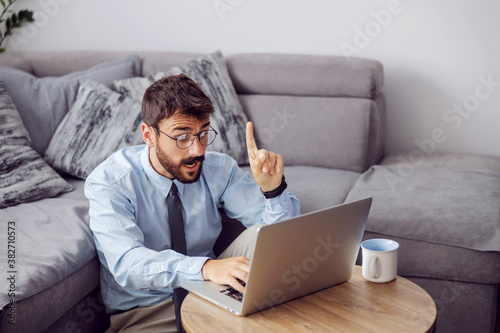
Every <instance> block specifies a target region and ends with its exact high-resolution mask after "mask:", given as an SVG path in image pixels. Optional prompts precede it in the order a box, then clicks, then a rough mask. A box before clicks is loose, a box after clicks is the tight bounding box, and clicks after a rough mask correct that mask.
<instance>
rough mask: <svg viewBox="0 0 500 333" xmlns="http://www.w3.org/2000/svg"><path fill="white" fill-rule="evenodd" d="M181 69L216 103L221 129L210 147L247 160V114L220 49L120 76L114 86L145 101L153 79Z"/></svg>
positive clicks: (215, 124)
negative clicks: (163, 67) (178, 63)
mask: <svg viewBox="0 0 500 333" xmlns="http://www.w3.org/2000/svg"><path fill="white" fill-rule="evenodd" d="M180 73H184V74H186V75H187V76H188V77H190V78H191V79H192V80H193V81H195V82H196V83H197V84H198V85H199V86H200V88H201V89H202V90H203V91H204V92H205V94H206V95H207V96H208V97H209V98H210V100H211V101H212V103H213V105H214V108H215V112H214V114H213V115H212V123H211V125H212V127H213V128H214V129H215V130H216V131H217V132H218V133H219V137H218V138H217V140H215V142H214V143H213V144H212V145H210V146H208V148H207V150H209V151H218V152H222V153H226V154H228V155H230V156H231V157H233V158H234V159H235V160H236V161H237V162H238V163H239V164H248V156H247V150H246V144H245V127H246V122H247V117H246V115H245V113H244V112H243V108H242V106H241V104H240V101H239V100H238V96H237V95H236V92H235V90H234V88H233V84H232V82H231V78H230V77H229V74H228V72H227V67H226V63H225V60H224V57H223V56H222V53H221V52H219V51H218V52H215V53H213V54H207V55H203V56H201V57H199V58H197V59H196V60H193V61H191V62H189V63H188V64H186V65H183V66H177V67H173V68H170V69H168V70H167V71H162V72H157V73H155V74H152V75H149V76H147V77H145V78H142V77H138V78H132V79H125V80H117V81H115V82H114V88H115V90H116V91H118V92H120V93H122V94H124V95H126V96H130V97H132V98H134V99H136V100H138V101H141V102H142V98H143V95H144V92H145V91H146V89H147V88H148V87H149V86H150V85H151V84H152V83H153V82H155V81H156V80H158V79H160V78H162V77H164V76H168V75H177V74H180Z"/></svg>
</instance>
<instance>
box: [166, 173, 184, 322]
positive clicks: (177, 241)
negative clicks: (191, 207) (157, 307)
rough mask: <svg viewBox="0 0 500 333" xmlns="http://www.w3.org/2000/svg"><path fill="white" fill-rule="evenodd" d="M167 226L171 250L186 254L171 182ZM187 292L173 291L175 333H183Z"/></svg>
mask: <svg viewBox="0 0 500 333" xmlns="http://www.w3.org/2000/svg"><path fill="white" fill-rule="evenodd" d="M167 209H168V224H169V225H170V237H171V242H172V250H174V251H176V252H179V253H182V254H187V251H186V236H185V234H184V222H183V220H182V203H181V200H180V199H179V194H178V193H177V186H176V185H175V183H174V182H172V187H171V188H170V192H169V193H168V196H167ZM187 293H188V292H187V291H186V290H185V289H182V288H175V289H174V306H175V321H176V323H177V332H185V331H184V328H183V327H182V321H181V305H182V301H183V300H184V297H186V295H187Z"/></svg>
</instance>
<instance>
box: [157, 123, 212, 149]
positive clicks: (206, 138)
mask: <svg viewBox="0 0 500 333" xmlns="http://www.w3.org/2000/svg"><path fill="white" fill-rule="evenodd" d="M151 127H152V128H154V129H155V130H157V131H159V132H160V133H162V134H165V135H166V136H168V137H169V138H170V139H172V140H175V143H176V144H177V147H179V149H188V148H189V147H191V146H192V145H193V142H194V137H195V136H197V137H198V141H199V142H200V144H201V145H202V146H208V145H210V144H212V143H213V142H214V141H215V138H216V137H217V134H219V133H217V131H216V130H214V129H213V128H212V126H210V129H209V130H206V131H203V132H201V133H198V134H191V133H184V134H181V135H179V136H177V137H176V138H173V137H171V136H170V135H168V134H167V133H165V132H162V131H161V130H160V129H159V128H156V127H153V126H151Z"/></svg>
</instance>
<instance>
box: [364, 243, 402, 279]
mask: <svg viewBox="0 0 500 333" xmlns="http://www.w3.org/2000/svg"><path fill="white" fill-rule="evenodd" d="M398 248H399V244H398V242H395V241H393V240H390V239H381V238H374V239H368V240H365V241H364V242H363V243H361V249H362V266H363V267H362V268H363V277H364V278H365V279H367V280H368V281H372V282H379V283H382V282H389V281H392V280H394V279H395V278H396V275H397V273H398Z"/></svg>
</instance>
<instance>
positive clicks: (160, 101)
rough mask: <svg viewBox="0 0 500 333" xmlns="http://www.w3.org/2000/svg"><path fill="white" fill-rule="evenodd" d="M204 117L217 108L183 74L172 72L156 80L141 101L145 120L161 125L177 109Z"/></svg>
mask: <svg viewBox="0 0 500 333" xmlns="http://www.w3.org/2000/svg"><path fill="white" fill-rule="evenodd" d="M177 111H178V112H179V114H182V115H186V116H191V117H195V118H196V119H205V118H206V117H209V116H210V114H212V113H213V112H214V107H213V105H212V102H211V101H210V99H209V98H208V96H207V95H206V94H205V93H204V92H203V91H202V90H201V88H200V87H199V86H198V85H197V84H196V83H195V82H194V81H193V80H191V79H190V78H189V77H187V76H186V75H184V74H180V75H171V76H166V77H164V78H161V79H159V80H158V81H156V82H155V83H153V84H152V85H151V86H150V87H149V88H148V89H146V92H145V93H144V98H143V101H142V121H143V122H145V123H146V124H148V125H149V126H152V127H154V128H158V124H159V123H160V121H162V120H163V119H167V118H170V117H171V116H173V115H174V113H176V112H177Z"/></svg>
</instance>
